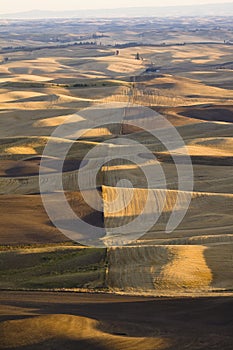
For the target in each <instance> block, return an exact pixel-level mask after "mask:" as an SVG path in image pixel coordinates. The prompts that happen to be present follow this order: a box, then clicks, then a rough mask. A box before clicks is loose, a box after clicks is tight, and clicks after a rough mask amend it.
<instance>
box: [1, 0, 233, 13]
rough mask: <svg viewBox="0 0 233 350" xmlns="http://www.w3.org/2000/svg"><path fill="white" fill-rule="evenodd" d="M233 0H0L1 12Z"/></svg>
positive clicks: (189, 3) (187, 3) (191, 3)
mask: <svg viewBox="0 0 233 350" xmlns="http://www.w3.org/2000/svg"><path fill="white" fill-rule="evenodd" d="M221 2H233V0H163V1H161V0H143V1H142V0H117V1H111V0H85V1H78V0H65V1H64V0H0V12H1V13H10V12H23V11H29V10H35V9H37V10H55V11H60V10H79V9H98V8H100V9H101V8H105V9H107V8H117V7H134V6H135V7H140V6H170V5H193V4H208V3H221Z"/></svg>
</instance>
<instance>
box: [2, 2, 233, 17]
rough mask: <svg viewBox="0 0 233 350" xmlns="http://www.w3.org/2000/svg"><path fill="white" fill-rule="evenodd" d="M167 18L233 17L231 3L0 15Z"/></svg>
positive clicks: (38, 11)
mask: <svg viewBox="0 0 233 350" xmlns="http://www.w3.org/2000/svg"><path fill="white" fill-rule="evenodd" d="M154 16H157V17H168V16H233V2H232V3H222V4H221V3H217V4H216V3H215V4H203V5H185V6H166V7H128V8H115V9H97V10H77V11H75V10H72V11H42V10H33V11H27V12H18V13H10V14H9V13H8V14H0V18H2V19H8V18H9V19H33V18H35V19H39V18H76V17H77V18H91V17H93V18H104V17H108V18H110V17H154Z"/></svg>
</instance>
